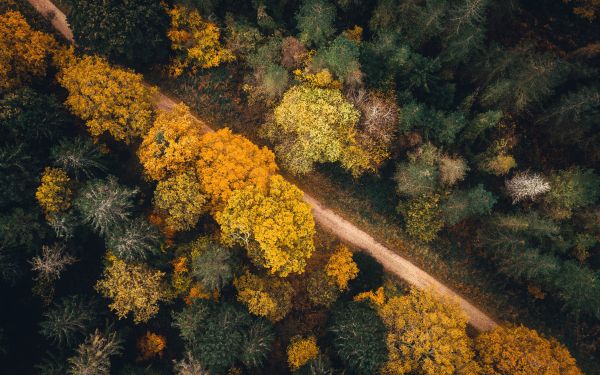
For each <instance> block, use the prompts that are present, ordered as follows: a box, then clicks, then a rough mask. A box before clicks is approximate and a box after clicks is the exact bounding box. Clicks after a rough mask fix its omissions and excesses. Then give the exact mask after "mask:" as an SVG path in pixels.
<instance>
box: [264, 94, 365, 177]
mask: <svg viewBox="0 0 600 375" xmlns="http://www.w3.org/2000/svg"><path fill="white" fill-rule="evenodd" d="M359 119H360V112H359V111H358V110H357V109H356V108H355V107H354V106H353V105H352V104H351V103H350V102H348V101H347V100H346V99H345V98H344V97H343V96H342V93H341V92H340V90H338V89H325V88H320V87H313V86H310V85H299V86H294V87H292V88H291V89H289V90H288V91H287V92H286V93H285V94H284V95H283V99H282V100H281V103H280V104H279V105H278V106H277V107H276V108H275V111H274V116H273V121H271V122H268V123H267V124H265V126H264V127H263V129H262V130H263V133H264V135H265V136H266V137H267V138H268V139H270V140H271V141H273V142H275V143H276V146H275V152H276V153H277V156H278V157H279V158H280V159H281V162H282V163H283V164H284V165H285V166H286V168H287V169H288V170H289V171H290V172H292V173H295V174H304V173H308V172H310V171H311V170H312V169H313V168H314V165H315V163H326V162H340V163H341V164H342V166H343V167H344V168H345V169H347V170H349V171H350V172H351V173H352V174H353V175H354V176H358V175H360V174H361V173H363V172H365V171H366V170H368V169H372V168H371V166H373V165H375V164H376V163H372V161H373V160H372V158H373V157H375V155H370V154H369V152H367V150H365V149H363V148H362V144H359V142H358V141H357V131H358V122H359Z"/></svg>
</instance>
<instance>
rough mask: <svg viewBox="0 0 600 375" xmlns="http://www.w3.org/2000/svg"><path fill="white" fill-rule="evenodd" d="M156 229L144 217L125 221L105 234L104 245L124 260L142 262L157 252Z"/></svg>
mask: <svg viewBox="0 0 600 375" xmlns="http://www.w3.org/2000/svg"><path fill="white" fill-rule="evenodd" d="M159 245H160V234H159V233H158V229H157V228H156V227H155V226H153V225H151V224H149V223H148V222H147V221H146V220H145V219H144V218H137V219H133V220H128V221H125V222H124V223H123V224H122V225H120V226H118V227H115V228H114V229H112V230H111V231H110V232H108V233H107V235H106V246H107V248H109V249H110V251H111V252H112V253H113V254H114V255H115V256H117V258H120V259H123V260H124V261H126V262H143V261H145V260H146V259H147V258H148V256H149V255H150V254H157V253H158V252H159Z"/></svg>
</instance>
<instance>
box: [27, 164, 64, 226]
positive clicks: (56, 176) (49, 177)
mask: <svg viewBox="0 0 600 375" xmlns="http://www.w3.org/2000/svg"><path fill="white" fill-rule="evenodd" d="M70 182H71V179H70V178H69V176H68V175H67V173H66V172H65V171H63V170H62V169H59V168H51V167H47V168H46V169H44V173H43V174H42V178H41V183H40V186H39V187H38V189H37V191H36V192H35V198H36V199H37V201H38V203H39V204H40V206H41V207H42V209H43V210H44V213H46V215H50V214H53V213H57V212H61V211H65V210H67V209H68V208H69V207H71V199H72V195H73V191H72V190H71V187H70V186H69V185H70Z"/></svg>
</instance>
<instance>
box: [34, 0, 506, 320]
mask: <svg viewBox="0 0 600 375" xmlns="http://www.w3.org/2000/svg"><path fill="white" fill-rule="evenodd" d="M27 1H28V2H29V3H30V4H31V5H32V6H33V7H34V8H35V9H36V10H37V11H38V12H40V13H41V14H42V15H43V16H44V17H46V18H48V19H49V20H50V22H51V23H52V26H53V27H54V28H56V30H57V31H58V32H59V33H61V34H62V35H63V36H64V37H65V39H67V40H68V41H70V42H73V33H72V32H71V29H70V28H69V25H68V23H67V18H66V16H65V15H64V13H63V12H61V11H60V10H59V9H58V8H57V7H56V6H55V5H54V4H53V3H52V2H51V1H49V0H27ZM174 105H175V101H174V100H172V99H171V98H169V97H168V96H167V95H164V94H162V93H160V94H159V97H158V103H157V107H158V108H160V109H162V110H166V111H170V110H171V109H172V108H173V106H174ZM195 119H196V121H198V123H199V124H200V126H202V128H203V130H204V131H206V132H211V131H214V130H213V129H211V128H210V126H208V125H207V124H206V123H205V122H204V121H202V120H200V119H198V118H196V117H195ZM304 200H305V201H306V203H308V204H309V205H310V206H311V209H312V213H313V216H314V218H315V221H316V222H317V223H319V224H320V225H321V227H322V228H324V229H326V230H327V231H329V232H331V233H332V234H334V235H335V236H337V237H338V238H339V239H340V240H342V241H344V242H346V243H348V244H350V245H352V246H355V247H357V248H359V249H362V250H363V251H366V252H367V253H369V254H370V255H371V256H373V257H374V258H375V259H377V260H378V261H379V262H380V263H381V264H382V265H383V266H384V267H385V269H386V270H387V271H389V272H391V273H393V274H395V275H396V276H398V277H399V278H401V279H403V280H404V281H406V282H407V283H409V284H411V285H413V286H415V287H417V288H420V289H434V290H435V291H437V293H439V294H440V295H443V296H445V297H449V298H451V299H453V300H455V301H457V302H458V303H459V304H460V306H461V307H462V308H463V310H464V311H465V313H466V315H467V317H468V320H469V324H470V325H471V326H472V327H473V328H475V329H476V330H478V331H488V330H491V329H494V328H495V327H497V326H498V324H497V323H496V322H495V321H494V320H493V319H492V318H491V317H489V316H488V315H486V314H485V313H484V312H482V311H481V310H479V309H478V308H477V307H475V306H474V305H473V304H471V303H470V302H469V301H467V300H466V299H464V298H463V297H461V296H460V295H459V294H457V293H456V292H454V291H453V290H451V289H450V288H448V287H447V286H445V285H444V284H442V283H440V282H439V281H438V280H436V279H435V278H434V277H433V276H431V275H430V274H428V273H427V272H425V271H423V270H422V269H420V268H419V267H417V266H415V265H414V264H413V263H411V262H410V261H408V260H407V259H405V258H403V257H401V256H400V255H398V254H396V253H395V252H394V251H392V250H390V249H388V248H387V247H385V246H383V245H382V244H380V243H379V242H377V241H376V240H375V239H374V238H373V237H372V236H370V235H369V234H368V233H366V232H364V231H363V230H361V229H360V228H358V227H356V226H355V225H353V224H352V223H350V222H348V221H347V220H345V219H344V218H342V217H341V216H339V215H338V214H336V213H335V212H333V211H332V210H330V209H329V208H327V207H326V206H324V205H323V204H321V203H320V202H319V201H318V200H316V199H315V198H313V197H311V196H310V195H308V194H304Z"/></svg>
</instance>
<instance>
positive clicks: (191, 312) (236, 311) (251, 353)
mask: <svg viewBox="0 0 600 375" xmlns="http://www.w3.org/2000/svg"><path fill="white" fill-rule="evenodd" d="M173 320H174V322H173V325H174V326H175V327H177V328H179V331H180V335H181V338H182V339H183V341H184V343H185V347H186V350H189V351H190V352H191V354H192V356H193V358H194V359H196V360H198V361H200V363H202V364H203V365H204V366H206V369H208V370H209V371H210V372H211V373H212V372H216V373H220V372H223V371H226V370H227V369H228V368H229V367H231V366H232V365H234V364H235V363H236V362H237V361H242V360H243V361H244V362H245V363H247V364H252V365H254V364H256V365H259V364H260V363H262V358H264V357H265V356H266V354H267V353H268V352H269V351H270V350H271V344H270V343H269V341H270V340H269V339H268V337H269V336H270V335H269V334H268V331H270V327H268V326H264V327H259V326H256V324H259V323H258V322H259V321H260V320H259V319H256V318H253V317H252V316H250V315H249V314H248V312H246V311H245V310H244V309H243V308H242V307H240V306H239V305H237V304H232V303H226V302H222V303H219V304H216V303H214V302H209V301H198V300H197V301H194V302H193V303H192V304H191V305H190V306H187V307H186V308H184V309H183V311H181V312H179V313H174V314H173ZM262 324H267V323H266V322H264V323H262ZM253 327H254V328H253ZM253 330H256V331H254V332H252V331H253ZM258 332H260V333H261V335H263V337H264V338H265V340H262V339H261V340H258V339H257V337H256V336H254V335H255V334H257V333H258ZM251 334H252V335H253V336H250V335H251ZM244 345H253V346H252V347H250V346H247V347H244Z"/></svg>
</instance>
